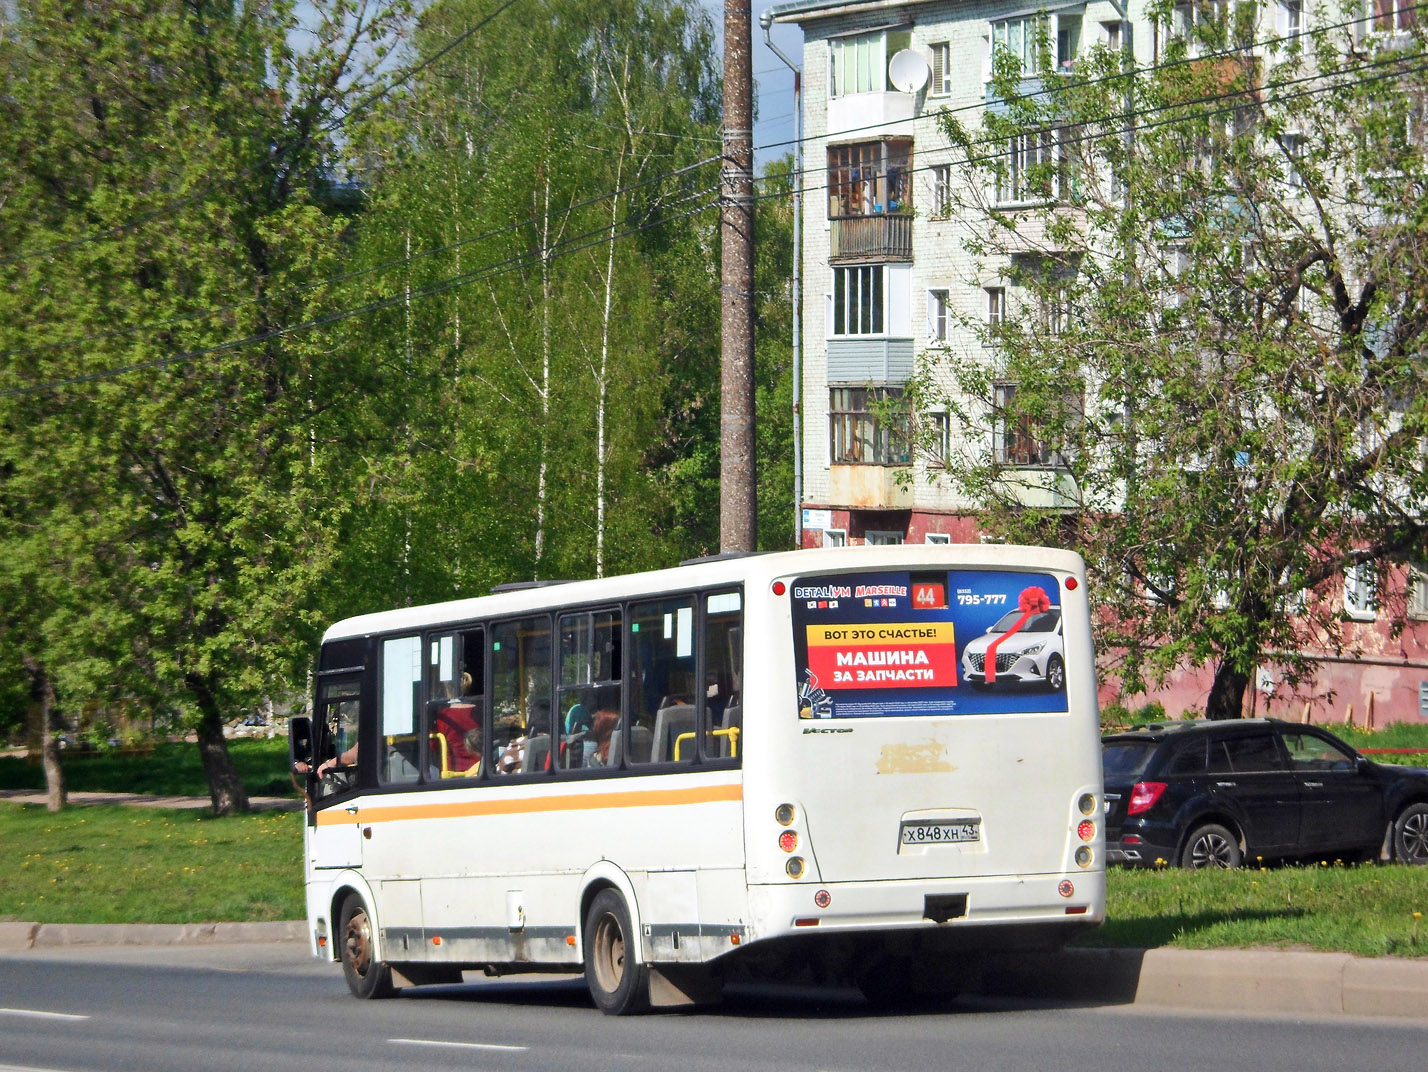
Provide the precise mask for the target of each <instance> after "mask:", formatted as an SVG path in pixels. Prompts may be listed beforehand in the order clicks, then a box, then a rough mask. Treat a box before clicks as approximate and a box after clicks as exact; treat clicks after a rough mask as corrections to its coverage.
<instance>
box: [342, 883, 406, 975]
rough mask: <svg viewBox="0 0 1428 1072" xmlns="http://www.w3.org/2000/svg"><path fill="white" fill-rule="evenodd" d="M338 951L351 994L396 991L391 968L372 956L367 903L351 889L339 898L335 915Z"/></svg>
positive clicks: (370, 920) (372, 945) (370, 921)
mask: <svg viewBox="0 0 1428 1072" xmlns="http://www.w3.org/2000/svg"><path fill="white" fill-rule="evenodd" d="M338 919H339V920H340V925H339V926H338V929H337V940H338V942H339V943H340V944H339V946H338V951H339V953H340V954H341V956H342V974H343V976H344V977H345V978H346V979H347V989H348V990H350V991H352V995H353V996H354V997H359V998H363V999H367V998H389V997H391V996H392V995H393V994H395V993H396V988H395V987H394V986H393V985H392V969H391V968H390V967H389V966H388V965H386V964H383V963H382V962H380V961H377V960H373V959H372V952H373V948H374V944H373V942H372V917H371V916H369V915H368V914H367V906H366V905H365V904H363V903H362V898H361V897H359V896H357V894H355V893H350V894H348V895H347V900H345V901H343V902H342V913H341V915H340V916H339V917H338Z"/></svg>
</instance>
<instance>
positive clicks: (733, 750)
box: [674, 726, 739, 763]
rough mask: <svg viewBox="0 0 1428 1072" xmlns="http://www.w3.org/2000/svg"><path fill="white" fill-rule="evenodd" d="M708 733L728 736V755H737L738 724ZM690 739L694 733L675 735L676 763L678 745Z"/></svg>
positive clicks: (677, 759)
mask: <svg viewBox="0 0 1428 1072" xmlns="http://www.w3.org/2000/svg"><path fill="white" fill-rule="evenodd" d="M709 735H710V736H711V737H727V738H729V755H730V757H731V758H732V757H737V756H738V754H739V727H738V726H730V727H729V728H728V729H727V730H710V731H709ZM692 740H694V734H693V733H681V734H680V735H679V736H678V737H676V738H675V739H674V761H675V762H676V763H678V762H679V748H680V746H681V745H682V744H684V742H685V741H692Z"/></svg>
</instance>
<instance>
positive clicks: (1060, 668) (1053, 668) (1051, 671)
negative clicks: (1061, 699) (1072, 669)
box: [1046, 655, 1066, 692]
mask: <svg viewBox="0 0 1428 1072" xmlns="http://www.w3.org/2000/svg"><path fill="white" fill-rule="evenodd" d="M1046 684H1047V685H1049V686H1050V687H1051V691H1052V692H1064V691H1065V690H1066V664H1065V663H1064V662H1062V661H1061V656H1059V655H1053V656H1052V657H1051V658H1049V659H1047V660H1046Z"/></svg>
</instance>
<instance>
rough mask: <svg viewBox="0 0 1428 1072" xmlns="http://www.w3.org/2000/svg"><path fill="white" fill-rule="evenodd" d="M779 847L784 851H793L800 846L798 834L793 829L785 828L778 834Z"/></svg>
mask: <svg viewBox="0 0 1428 1072" xmlns="http://www.w3.org/2000/svg"><path fill="white" fill-rule="evenodd" d="M778 847H779V848H781V849H782V850H783V851H784V852H792V851H793V850H794V849H796V848H798V835H797V834H795V833H794V832H793V831H792V830H785V831H784V832H783V833H782V834H780V835H779V836H778Z"/></svg>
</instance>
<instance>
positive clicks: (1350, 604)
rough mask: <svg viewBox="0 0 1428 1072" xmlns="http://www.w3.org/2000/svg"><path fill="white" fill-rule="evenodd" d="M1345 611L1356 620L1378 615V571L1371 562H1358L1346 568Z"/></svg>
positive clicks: (1371, 618) (1368, 619) (1368, 620)
mask: <svg viewBox="0 0 1428 1072" xmlns="http://www.w3.org/2000/svg"><path fill="white" fill-rule="evenodd" d="M1344 613H1345V614H1346V615H1347V616H1348V617H1350V618H1353V619H1354V620H1355V621H1362V622H1371V621H1373V620H1374V618H1376V617H1378V571H1377V570H1376V569H1375V568H1374V566H1373V563H1371V562H1357V563H1355V564H1354V565H1352V566H1350V567H1349V568H1348V569H1346V570H1344Z"/></svg>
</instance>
